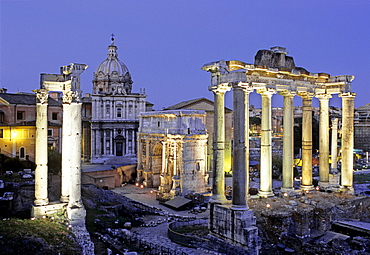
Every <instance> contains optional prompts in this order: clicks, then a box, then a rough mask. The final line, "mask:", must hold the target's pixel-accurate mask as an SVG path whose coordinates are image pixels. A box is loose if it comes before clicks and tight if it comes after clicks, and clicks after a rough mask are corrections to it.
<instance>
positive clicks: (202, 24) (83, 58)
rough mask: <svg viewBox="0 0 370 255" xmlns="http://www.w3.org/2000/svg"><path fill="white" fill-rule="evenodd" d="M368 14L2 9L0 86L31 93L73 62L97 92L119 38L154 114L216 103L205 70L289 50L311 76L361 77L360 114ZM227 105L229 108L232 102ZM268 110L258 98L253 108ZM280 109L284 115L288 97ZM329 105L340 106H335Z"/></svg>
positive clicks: (97, 2) (242, 4)
mask: <svg viewBox="0 0 370 255" xmlns="http://www.w3.org/2000/svg"><path fill="white" fill-rule="evenodd" d="M369 13H370V1H369V0H352V1H346V0H336V1H334V0H320V1H318V0H310V1H299V0H291V1H278V0H274V1H272V0H271V1H264V0H261V1H247V0H243V1H233V0H231V1H221V0H201V1H199V0H198V1H195V0H187V1H185V0H184V1H180V0H150V1H149V0H135V1H132V0H130V1H129V0H119V1H118V0H104V1H103V0H94V1H88V0H75V1H70V0H64V1H54V0H48V1H44V0H13V1H12V0H0V14H1V30H0V36H1V41H0V54H1V55H0V57H1V66H0V82H1V83H0V87H5V88H7V89H8V91H9V92H16V91H23V92H30V91H31V90H32V89H35V88H38V87H39V76H40V73H58V72H59V67H60V66H63V65H68V64H69V63H72V62H75V63H84V64H87V65H89V68H88V69H87V70H86V71H85V72H84V73H83V75H82V77H81V79H82V81H81V82H82V90H83V91H84V93H89V92H91V88H92V82H91V81H92V79H93V72H94V71H95V70H96V68H97V67H98V65H99V64H100V63H101V62H102V61H103V60H104V59H105V58H106V54H107V46H108V45H109V44H110V34H111V33H114V34H115V35H116V36H115V44H116V45H117V46H118V54H119V59H120V60H121V61H123V62H124V63H125V64H126V65H127V67H128V69H129V71H130V73H131V76H132V79H133V81H134V84H133V92H139V90H140V88H145V89H146V93H147V95H148V97H147V100H148V101H150V102H152V103H154V104H155V106H154V108H155V109H156V110H160V109H162V108H163V107H167V106H170V105H173V104H176V103H178V102H180V101H184V100H190V99H194V98H200V97H207V98H209V99H213V95H212V93H211V92H209V91H208V86H209V84H210V75H209V73H206V72H205V71H202V70H201V69H200V68H201V67H202V66H203V64H206V63H209V62H212V61H217V60H220V59H225V60H231V59H236V60H240V61H243V62H247V63H253V61H254V56H255V54H256V52H257V51H258V50H259V49H269V48H270V47H272V46H283V47H286V48H287V51H288V52H289V55H290V56H292V57H294V60H295V63H296V65H297V66H302V67H304V68H306V69H307V70H308V71H310V72H326V73H329V74H331V75H343V74H348V75H354V76H355V80H354V81H353V83H352V90H353V92H356V93H357V97H356V99H355V106H356V107H358V106H361V105H363V104H365V103H370V96H369V95H370V15H369ZM226 100H227V101H226V105H227V106H230V107H231V106H232V102H231V101H232V95H231V93H228V95H227V98H226ZM260 102H261V99H260V97H259V96H258V95H257V94H256V93H253V94H252V95H251V104H254V105H256V106H257V107H258V106H260V104H261V103H260ZM295 102H296V105H300V98H299V97H296V98H295ZM273 103H274V105H275V106H282V100H281V97H280V96H274V97H273ZM330 103H331V105H334V106H340V100H339V99H338V98H336V97H334V99H333V100H331V102H330ZM314 104H316V105H317V100H315V101H314Z"/></svg>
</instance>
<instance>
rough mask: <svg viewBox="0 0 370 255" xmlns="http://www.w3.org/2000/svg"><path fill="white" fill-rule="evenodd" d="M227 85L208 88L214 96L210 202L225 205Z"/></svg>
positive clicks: (228, 87) (228, 88)
mask: <svg viewBox="0 0 370 255" xmlns="http://www.w3.org/2000/svg"><path fill="white" fill-rule="evenodd" d="M230 89H231V88H230V86H229V84H226V83H224V84H219V85H216V86H211V87H209V90H210V91H212V92H213V94H214V133H213V164H214V167H213V187H212V197H211V200H210V202H211V203H217V204H223V203H226V202H227V200H226V196H225V169H224V160H225V93H226V92H227V91H229V90H230Z"/></svg>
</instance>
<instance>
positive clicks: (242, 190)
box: [209, 83, 355, 210]
mask: <svg viewBox="0 0 370 255" xmlns="http://www.w3.org/2000/svg"><path fill="white" fill-rule="evenodd" d="M232 88H233V96H234V98H233V101H234V116H233V121H234V143H233V194H234V195H233V200H232V209H234V210H246V209H248V206H247V197H248V191H249V94H250V93H251V92H252V91H253V88H251V87H249V85H246V84H245V83H233V84H232ZM230 89H231V87H230V86H229V84H228V83H223V84H219V85H216V86H211V87H210V88H209V90H211V91H212V92H213V93H214V102H215V106H214V107H215V113H214V142H213V150H214V173H213V176H214V177H213V195H212V199H211V202H213V203H220V204H223V203H225V202H226V197H225V190H224V187H225V181H224V167H223V161H224V147H225V124H224V123H225V122H224V118H225V116H224V96H225V93H226V92H227V91H229V90H230ZM257 92H258V93H259V94H261V97H262V123H261V163H260V190H259V194H258V195H259V196H260V197H268V196H273V192H272V148H271V135H272V129H271V97H272V95H273V94H274V93H275V92H276V90H274V89H259V90H257ZM279 94H280V95H283V96H284V131H283V132H284V133H283V134H284V137H283V139H284V140H283V182H282V187H281V192H289V191H292V190H293V189H294V179H293V178H294V175H293V173H294V171H293V167H294V162H293V159H294V139H293V137H294V120H293V98H294V96H295V92H293V91H281V92H279ZM298 95H299V96H300V97H301V98H302V110H303V116H302V162H303V163H302V183H301V190H311V189H312V188H313V185H312V98H313V97H314V94H313V93H309V92H300V93H299V94H298ZM340 96H341V97H342V108H343V109H342V118H343V129H342V133H343V135H342V171H341V173H342V174H341V178H342V179H341V185H342V186H343V187H344V188H347V189H349V190H351V189H352V184H353V179H352V178H353V177H352V171H353V155H352V154H353V138H354V136H353V113H354V97H355V94H354V93H350V92H348V93H342V94H341V95H340ZM316 97H318V99H319V100H320V182H319V184H320V186H321V187H324V188H326V187H328V186H329V138H328V137H329V98H331V95H329V94H318V95H316ZM333 161H335V159H333Z"/></svg>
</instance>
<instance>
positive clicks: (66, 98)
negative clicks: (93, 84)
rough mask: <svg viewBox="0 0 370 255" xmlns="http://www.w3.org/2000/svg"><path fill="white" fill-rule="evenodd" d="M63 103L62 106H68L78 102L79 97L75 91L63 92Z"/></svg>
mask: <svg viewBox="0 0 370 255" xmlns="http://www.w3.org/2000/svg"><path fill="white" fill-rule="evenodd" d="M62 99H63V103H64V104H70V103H72V102H73V101H74V102H79V101H80V96H79V94H78V92H77V91H71V90H69V91H64V93H63V98H62Z"/></svg>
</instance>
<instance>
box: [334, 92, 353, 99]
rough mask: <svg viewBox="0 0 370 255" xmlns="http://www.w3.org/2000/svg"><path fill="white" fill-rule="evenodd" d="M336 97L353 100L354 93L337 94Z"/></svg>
mask: <svg viewBox="0 0 370 255" xmlns="http://www.w3.org/2000/svg"><path fill="white" fill-rule="evenodd" d="M338 96H340V97H349V98H355V97H356V93H354V92H344V93H341V94H339V95H338Z"/></svg>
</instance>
